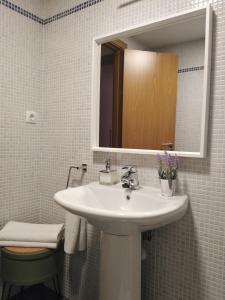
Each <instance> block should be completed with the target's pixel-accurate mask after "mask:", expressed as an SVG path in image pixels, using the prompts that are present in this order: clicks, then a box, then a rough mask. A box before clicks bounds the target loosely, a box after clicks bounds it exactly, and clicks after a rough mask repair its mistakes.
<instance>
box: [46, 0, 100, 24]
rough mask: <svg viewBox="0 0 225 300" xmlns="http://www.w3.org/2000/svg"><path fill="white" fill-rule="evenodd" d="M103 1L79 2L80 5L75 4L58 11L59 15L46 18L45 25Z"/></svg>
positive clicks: (89, 0)
mask: <svg viewBox="0 0 225 300" xmlns="http://www.w3.org/2000/svg"><path fill="white" fill-rule="evenodd" d="M102 1H104V0H88V1H85V2H82V3H80V4H78V5H76V6H74V7H72V8H70V9H67V10H65V11H63V12H61V13H58V14H57V15H54V16H52V17H49V18H47V19H45V20H44V25H46V24H48V23H51V22H53V21H56V20H59V19H61V18H64V17H66V16H69V15H71V14H74V13H76V12H78V11H81V10H83V9H85V8H88V7H90V6H93V5H95V4H98V3H99V2H102Z"/></svg>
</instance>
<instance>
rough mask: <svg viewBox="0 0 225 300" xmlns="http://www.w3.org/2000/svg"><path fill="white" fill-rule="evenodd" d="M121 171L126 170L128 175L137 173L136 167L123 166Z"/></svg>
mask: <svg viewBox="0 0 225 300" xmlns="http://www.w3.org/2000/svg"><path fill="white" fill-rule="evenodd" d="M122 170H128V172H129V173H137V166H124V167H122Z"/></svg>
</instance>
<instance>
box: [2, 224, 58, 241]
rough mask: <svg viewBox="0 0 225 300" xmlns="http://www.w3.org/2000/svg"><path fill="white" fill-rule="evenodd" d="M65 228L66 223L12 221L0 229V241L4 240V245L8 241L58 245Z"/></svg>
mask: <svg viewBox="0 0 225 300" xmlns="http://www.w3.org/2000/svg"><path fill="white" fill-rule="evenodd" d="M63 228H64V224H33V223H23V222H15V221H10V222H8V223H7V224H6V225H5V226H4V228H3V229H2V230H1V231H0V241H1V243H3V242H4V243H3V244H4V246H6V242H8V243H12V242H13V243H15V242H17V243H23V244H24V243H31V244H32V245H34V244H35V245H37V244H38V245H40V244H41V243H42V244H46V245H47V244H48V245H49V244H50V245H51V244H54V245H57V244H58V242H59V241H60V240H61V238H62V234H63ZM8 246H10V245H8ZM33 247H34V246H33ZM35 247H36V246H35Z"/></svg>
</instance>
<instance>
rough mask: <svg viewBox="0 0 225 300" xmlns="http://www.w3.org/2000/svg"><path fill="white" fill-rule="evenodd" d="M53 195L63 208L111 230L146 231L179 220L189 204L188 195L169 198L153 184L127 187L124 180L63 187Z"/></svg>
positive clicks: (101, 227) (118, 231)
mask: <svg viewBox="0 0 225 300" xmlns="http://www.w3.org/2000/svg"><path fill="white" fill-rule="evenodd" d="M54 198H55V200H56V202H57V203H58V204H59V205H60V206H62V207H63V208H64V209H66V210H68V211H70V212H72V213H74V214H77V215H80V216H83V217H85V218H87V219H88V221H89V222H90V223H91V224H93V225H95V226H97V227H99V228H100V229H102V230H103V231H107V232H110V233H112V234H113V233H114V234H126V233H127V232H128V233H129V231H130V230H134V229H135V227H138V229H139V230H141V231H145V230H149V229H154V228H158V227H161V226H163V225H166V224H169V223H171V222H174V221H177V220H178V219H179V218H181V217H182V216H183V215H184V213H185V211H186V209H187V205H188V201H187V196H185V195H182V196H174V197H168V198H167V197H163V196H161V195H160V190H159V189H156V188H152V187H141V188H140V189H139V190H128V189H124V188H122V187H121V184H117V185H114V186H104V185H101V184H99V183H97V182H94V183H91V184H88V185H84V186H80V187H76V188H71V189H67V190H63V191H60V192H58V193H56V194H55V196H54Z"/></svg>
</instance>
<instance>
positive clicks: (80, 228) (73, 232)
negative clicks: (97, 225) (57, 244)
mask: <svg viewBox="0 0 225 300" xmlns="http://www.w3.org/2000/svg"><path fill="white" fill-rule="evenodd" d="M86 246H87V221H86V219H84V218H82V217H79V216H76V215H74V214H72V213H70V212H66V222H65V243H64V251H65V252H66V253H67V254H73V253H74V252H75V251H76V250H77V251H84V250H85V249H86Z"/></svg>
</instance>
